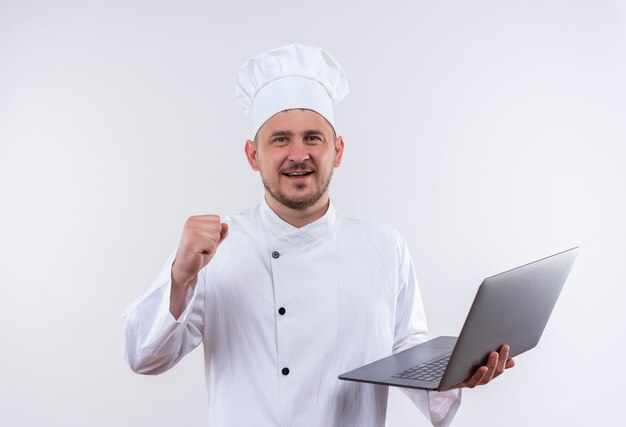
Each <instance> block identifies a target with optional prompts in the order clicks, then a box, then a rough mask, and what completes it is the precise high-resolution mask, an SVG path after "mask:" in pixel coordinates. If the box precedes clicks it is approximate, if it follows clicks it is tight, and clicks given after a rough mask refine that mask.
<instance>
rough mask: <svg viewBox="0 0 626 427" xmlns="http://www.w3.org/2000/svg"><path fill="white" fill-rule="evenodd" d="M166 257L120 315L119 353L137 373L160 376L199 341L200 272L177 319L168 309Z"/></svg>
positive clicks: (202, 279)
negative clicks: (151, 279)
mask: <svg viewBox="0 0 626 427" xmlns="http://www.w3.org/2000/svg"><path fill="white" fill-rule="evenodd" d="M175 257H176V251H174V252H173V253H172V255H170V257H169V258H168V260H167V262H166V263H165V265H164V266H163V268H162V270H161V272H160V273H159V275H158V276H157V278H156V279H155V281H154V283H153V284H152V286H151V287H150V289H148V291H147V292H146V293H145V294H143V295H142V296H140V297H139V298H138V299H136V300H135V301H134V302H133V303H132V304H131V305H130V306H129V307H128V308H127V309H126V311H125V312H124V314H123V315H122V323H123V327H122V329H123V330H122V352H123V355H124V358H125V359H126V361H127V363H128V364H129V366H130V368H131V369H132V370H133V371H134V372H136V373H138V374H160V373H162V372H165V371H167V370H168V369H170V368H171V367H172V366H174V365H175V364H176V363H178V361H179V360H180V359H182V358H183V356H185V355H186V354H187V353H189V352H190V351H191V350H193V349H194V348H195V347H197V346H198V345H199V344H200V343H201V342H202V331H203V305H204V286H205V277H204V269H203V270H202V271H201V272H200V274H199V275H198V280H197V283H196V284H195V286H193V287H192V288H191V289H190V290H189V293H188V295H187V297H186V301H185V306H184V309H183V312H182V314H181V315H180V317H179V318H178V320H176V319H174V317H173V316H172V314H171V313H170V310H169V303H170V290H171V284H172V281H171V267H172V263H173V262H174V258H175Z"/></svg>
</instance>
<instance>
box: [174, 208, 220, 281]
mask: <svg viewBox="0 0 626 427" xmlns="http://www.w3.org/2000/svg"><path fill="white" fill-rule="evenodd" d="M227 235H228V224H224V223H222V222H221V219H220V217H219V216H218V215H198V216H192V217H189V218H188V219H187V221H185V227H184V228H183V235H182V237H181V239H180V244H179V245H178V251H177V252H176V259H175V260H174V264H173V265H172V283H173V284H177V285H180V286H183V287H186V285H188V284H189V283H190V282H192V281H194V279H195V278H196V276H197V275H198V273H199V272H200V270H202V268H204V267H205V266H206V265H207V264H208V263H209V261H211V258H213V255H215V251H216V250H217V248H218V246H219V245H220V243H222V241H223V240H224V239H225V238H226V236H227Z"/></svg>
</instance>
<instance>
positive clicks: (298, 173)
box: [283, 171, 313, 177]
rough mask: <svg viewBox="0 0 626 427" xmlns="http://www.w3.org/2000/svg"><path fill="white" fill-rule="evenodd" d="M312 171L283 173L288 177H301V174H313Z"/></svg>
mask: <svg viewBox="0 0 626 427" xmlns="http://www.w3.org/2000/svg"><path fill="white" fill-rule="evenodd" d="M312 173H313V172H312V171H300V172H285V173H283V175H285V176H288V177H299V176H308V175H311V174H312Z"/></svg>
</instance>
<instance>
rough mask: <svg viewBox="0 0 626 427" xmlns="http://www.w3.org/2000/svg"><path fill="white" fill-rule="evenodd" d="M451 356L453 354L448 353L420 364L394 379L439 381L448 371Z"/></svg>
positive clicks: (394, 376)
mask: <svg viewBox="0 0 626 427" xmlns="http://www.w3.org/2000/svg"><path fill="white" fill-rule="evenodd" d="M451 354H452V352H450V353H446V354H444V355H442V356H441V357H440V358H438V359H434V360H429V361H428V362H424V363H420V364H419V365H415V366H413V367H412V368H409V369H407V370H406V371H403V372H400V373H399V374H396V375H393V376H392V377H393V378H402V379H406V380H418V381H437V380H438V379H440V378H441V377H442V376H443V372H444V371H445V370H446V366H448V361H450V355H451Z"/></svg>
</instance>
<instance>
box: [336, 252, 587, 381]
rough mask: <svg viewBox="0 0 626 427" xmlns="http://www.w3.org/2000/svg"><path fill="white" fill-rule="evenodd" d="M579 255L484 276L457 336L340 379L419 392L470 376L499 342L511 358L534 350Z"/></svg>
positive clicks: (560, 256) (566, 254)
mask: <svg viewBox="0 0 626 427" xmlns="http://www.w3.org/2000/svg"><path fill="white" fill-rule="evenodd" d="M577 254H578V247H574V248H572V249H568V250H566V251H563V252H560V253H557V254H555V255H552V256H549V257H547V258H543V259H540V260H538V261H535V262H531V263H530V264H526V265H523V266H521V267H517V268H515V269H513V270H509V271H505V272H504V273H500V274H497V275H495V276H491V277H488V278H486V279H485V280H484V281H483V283H482V284H481V285H480V287H479V288H478V292H477V293H476V297H475V298H474V303H473V304H472V307H471V308H470V311H469V314H468V315H467V319H466V320H465V324H464V325H463V329H462V330H461V334H460V335H459V337H458V338H456V337H438V338H435V339H433V340H430V341H426V342H424V343H422V344H418V345H416V346H415V347H412V348H409V349H407V350H404V351H401V352H400V353H397V354H394V355H392V356H389V357H386V358H384V359H381V360H378V361H376V362H373V363H370V364H368V365H365V366H362V367H360V368H358V369H355V370H353V371H350V372H346V373H344V374H341V375H339V379H341V380H349V381H359V382H366V383H374V384H385V385H393V386H398V387H409V388H419V389H423V390H439V391H442V390H447V389H449V388H450V387H452V386H454V385H455V384H458V383H460V382H462V381H465V380H466V379H468V378H470V377H471V376H472V375H473V374H474V372H475V371H476V369H478V368H479V367H480V366H481V365H484V364H485V363H486V361H487V357H488V355H489V353H491V352H492V351H494V350H495V351H497V350H498V349H499V348H500V346H502V344H508V345H509V347H510V351H509V357H510V358H512V357H515V356H517V355H519V354H521V353H524V352H525V351H527V350H530V349H531V348H533V347H535V346H536V345H537V343H538V342H539V338H540V337H541V334H542V333H543V330H544V328H545V326H546V323H547V322H548V318H549V317H550V314H551V313H552V309H553V308H554V305H555V304H556V300H557V299H558V297H559V294H560V293H561V289H562V288H563V285H564V284H565V280H566V279H567V276H568V275H569V272H570V270H571V268H572V265H573V263H574V259H575V258H576V255H577Z"/></svg>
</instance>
